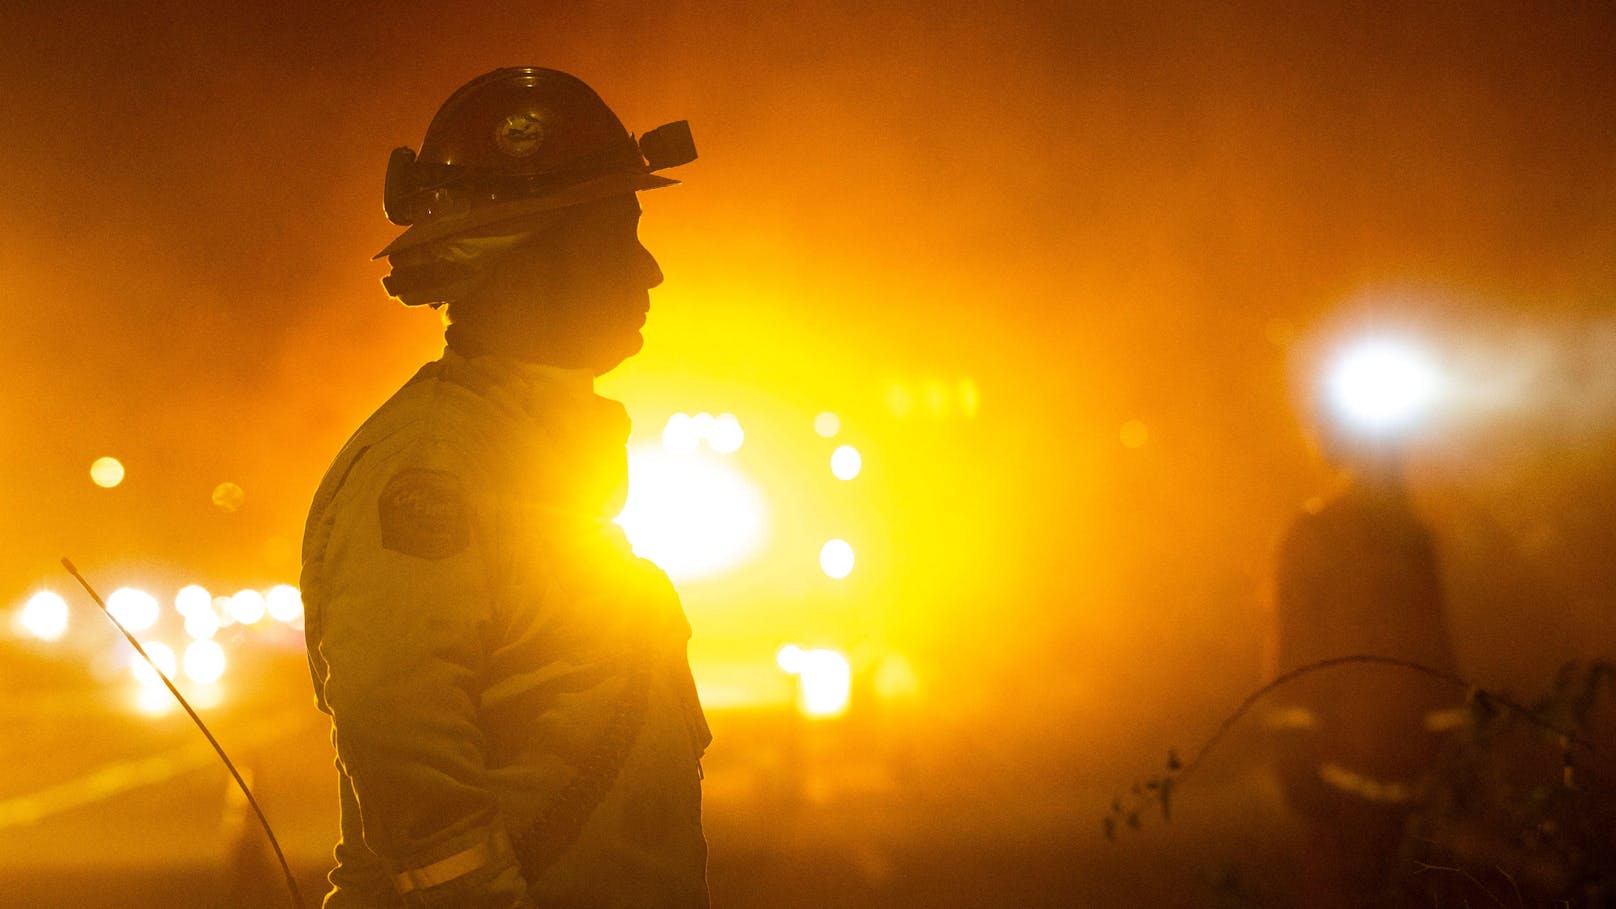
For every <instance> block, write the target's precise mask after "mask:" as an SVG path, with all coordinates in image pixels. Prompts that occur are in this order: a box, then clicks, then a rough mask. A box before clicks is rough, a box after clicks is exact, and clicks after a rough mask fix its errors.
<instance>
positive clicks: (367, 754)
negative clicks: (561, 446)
mask: <svg viewBox="0 0 1616 909" xmlns="http://www.w3.org/2000/svg"><path fill="white" fill-rule="evenodd" d="M359 466H360V468H363V469H358V470H355V471H354V473H355V475H354V476H352V477H350V480H349V482H348V483H346V484H345V487H346V488H345V489H343V490H342V491H341V492H340V493H339V494H338V497H337V498H336V499H335V500H334V501H333V502H332V515H333V518H332V524H331V535H330V538H329V542H328V544H327V548H326V553H325V566H326V572H325V578H326V580H325V597H324V604H323V609H322V614H321V617H320V637H319V641H318V647H319V650H320V655H321V658H322V660H323V662H324V664H325V666H326V672H325V675H324V678H323V679H322V680H319V682H320V684H321V689H322V694H323V696H324V700H325V703H326V704H327V706H328V708H329V709H330V711H331V716H332V721H333V727H334V730H335V732H334V740H335V743H336V750H337V759H338V761H339V762H340V764H341V765H342V769H343V771H344V773H345V774H346V775H347V776H348V778H349V780H350V781H351V783H352V787H353V793H354V796H355V798H356V801H357V803H358V807H359V814H360V818H361V820H362V825H363V831H364V842H365V845H366V847H367V848H369V849H370V850H371V851H372V852H374V853H375V854H376V855H377V856H378V857H379V858H380V859H381V860H382V862H383V864H385V865H386V866H387V869H388V871H389V873H390V874H391V875H392V876H393V879H394V882H395V886H396V887H397V888H398V889H399V890H400V892H401V893H403V895H404V902H405V904H406V905H409V906H418V907H438V906H457V907H458V906H466V907H498V909H508V907H511V906H513V905H519V904H520V901H521V900H522V899H523V897H524V894H525V890H526V884H525V882H524V881H523V879H522V876H521V872H520V870H519V867H518V865H517V863H516V860H515V859H514V858H513V857H512V856H511V854H510V850H509V848H508V847H507V846H506V845H505V844H506V843H507V840H506V839H505V833H504V831H503V829H502V827H501V822H500V818H499V811H498V807H497V805H496V803H495V801H494V799H493V797H492V795H491V793H490V792H489V790H488V788H487V785H486V781H485V766H484V745H485V741H484V733H483V731H482V729H481V726H480V724H479V722H478V702H479V696H480V688H481V676H482V667H483V663H484V654H485V649H486V648H485V643H484V635H485V634H486V632H487V626H488V623H489V619H490V616H491V614H492V611H493V604H492V597H493V595H494V587H495V582H494V580H493V578H492V571H493V563H494V555H493V554H494V553H495V552H496V551H497V547H496V546H495V541H494V539H493V533H494V530H493V528H494V526H495V524H496V522H495V521H494V520H493V518H492V515H493V513H494V510H493V506H492V505H491V504H490V500H491V498H492V497H490V496H488V495H487V494H486V491H479V490H478V489H476V488H475V484H474V483H473V482H472V479H473V478H471V477H468V476H466V475H465V470H466V468H465V466H464V462H463V459H460V458H457V457H454V456H453V452H452V451H448V450H445V449H444V448H442V447H441V446H440V447H437V448H428V449H427V450H425V451H412V452H406V453H404V454H400V455H396V456H392V457H388V458H386V459H384V460H381V461H379V462H377V463H371V464H368V465H367V464H361V465H359Z"/></svg>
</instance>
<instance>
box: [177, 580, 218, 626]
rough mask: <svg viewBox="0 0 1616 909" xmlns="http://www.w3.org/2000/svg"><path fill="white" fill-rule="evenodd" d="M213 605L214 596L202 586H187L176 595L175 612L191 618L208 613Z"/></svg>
mask: <svg viewBox="0 0 1616 909" xmlns="http://www.w3.org/2000/svg"><path fill="white" fill-rule="evenodd" d="M212 605H213V594H211V593H208V589H207V588H206V587H203V586H202V585H201V584H187V585H185V586H184V587H181V588H180V589H179V592H178V593H176V594H174V611H175V612H177V613H179V614H180V615H182V616H185V617H187V618H189V617H190V616H193V615H196V614H197V613H201V612H207V611H209V609H210V607H212Z"/></svg>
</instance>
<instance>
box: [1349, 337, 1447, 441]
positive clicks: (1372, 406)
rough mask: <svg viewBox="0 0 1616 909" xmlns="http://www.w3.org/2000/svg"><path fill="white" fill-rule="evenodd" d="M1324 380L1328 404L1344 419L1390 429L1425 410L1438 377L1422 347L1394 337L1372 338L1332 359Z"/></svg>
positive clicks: (1404, 424)
mask: <svg viewBox="0 0 1616 909" xmlns="http://www.w3.org/2000/svg"><path fill="white" fill-rule="evenodd" d="M1327 382H1328V386H1327V387H1328V389H1329V396H1330V403H1331V404H1332V405H1333V406H1334V407H1335V408H1336V409H1337V410H1338V411H1339V412H1340V414H1341V416H1342V417H1343V418H1345V419H1346V420H1348V421H1350V422H1351V423H1352V424H1353V425H1355V426H1357V427H1358V428H1360V429H1363V430H1367V431H1369V432H1375V433H1391V432H1398V431H1400V430H1403V429H1407V428H1409V426H1411V425H1412V424H1413V423H1414V422H1415V421H1416V420H1418V419H1419V418H1420V417H1422V416H1424V415H1425V413H1426V412H1427V411H1428V410H1429V409H1430V407H1431V405H1432V404H1433V403H1435V401H1436V399H1437V397H1438V395H1439V394H1440V392H1441V385H1442V378H1441V375H1440V374H1439V373H1438V371H1437V368H1436V365H1435V364H1434V363H1432V362H1431V359H1430V357H1429V356H1428V355H1426V354H1425V353H1424V352H1422V351H1420V350H1418V349H1416V348H1414V347H1412V346H1410V345H1408V344H1404V343H1400V342H1397V341H1371V342H1366V343H1363V344H1360V345H1358V346H1356V347H1353V348H1351V349H1349V350H1348V351H1347V352H1346V353H1344V354H1343V355H1342V356H1341V357H1340V359H1338V360H1336V362H1335V364H1334V365H1333V366H1332V367H1331V369H1330V372H1329V377H1328V379H1327Z"/></svg>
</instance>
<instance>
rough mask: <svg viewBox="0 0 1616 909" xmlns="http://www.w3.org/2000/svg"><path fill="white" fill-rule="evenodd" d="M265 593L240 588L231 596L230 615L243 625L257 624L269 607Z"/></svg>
mask: <svg viewBox="0 0 1616 909" xmlns="http://www.w3.org/2000/svg"><path fill="white" fill-rule="evenodd" d="M267 605H268V604H267V603H265V601H264V595H263V594H261V593H259V592H258V591H256V590H240V591H237V592H236V594H235V595H234V596H232V597H231V598H230V617H231V618H232V619H235V620H236V621H237V622H239V623H241V624H243V625H256V624H257V623H258V622H260V621H262V620H263V618H264V611H265V609H266V607H267Z"/></svg>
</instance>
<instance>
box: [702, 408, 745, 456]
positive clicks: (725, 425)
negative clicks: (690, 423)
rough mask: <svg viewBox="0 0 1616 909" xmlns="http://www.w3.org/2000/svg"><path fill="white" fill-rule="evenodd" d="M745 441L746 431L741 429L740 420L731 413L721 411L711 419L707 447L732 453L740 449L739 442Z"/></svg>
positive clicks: (719, 451)
mask: <svg viewBox="0 0 1616 909" xmlns="http://www.w3.org/2000/svg"><path fill="white" fill-rule="evenodd" d="M745 441H746V431H745V430H743V429H741V421H740V420H737V419H735V415H734V414H732V413H721V414H719V415H718V417H717V419H715V420H713V426H712V429H711V430H710V431H709V432H708V433H707V447H708V448H711V449H712V450H713V451H716V452H718V453H719V454H733V453H734V452H737V451H740V449H741V443H743V442H745Z"/></svg>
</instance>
